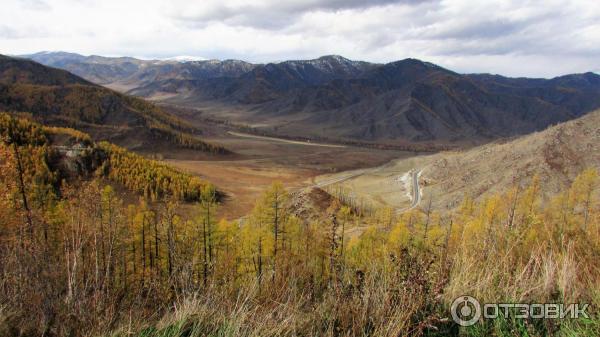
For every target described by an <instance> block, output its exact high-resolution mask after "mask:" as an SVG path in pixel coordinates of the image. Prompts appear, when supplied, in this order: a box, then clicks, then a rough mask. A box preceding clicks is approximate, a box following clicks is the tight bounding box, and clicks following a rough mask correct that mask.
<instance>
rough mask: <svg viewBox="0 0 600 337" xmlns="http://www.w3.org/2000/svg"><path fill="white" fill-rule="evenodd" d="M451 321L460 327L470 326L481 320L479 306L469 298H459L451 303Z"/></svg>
mask: <svg viewBox="0 0 600 337" xmlns="http://www.w3.org/2000/svg"><path fill="white" fill-rule="evenodd" d="M450 311H451V313H452V319H453V320H454V322H456V323H458V324H459V325H461V326H470V325H473V324H475V323H477V321H479V318H481V304H479V301H477V300H476V299H475V298H473V297H471V296H461V297H458V298H456V299H455V300H454V302H452V307H451V308H450Z"/></svg>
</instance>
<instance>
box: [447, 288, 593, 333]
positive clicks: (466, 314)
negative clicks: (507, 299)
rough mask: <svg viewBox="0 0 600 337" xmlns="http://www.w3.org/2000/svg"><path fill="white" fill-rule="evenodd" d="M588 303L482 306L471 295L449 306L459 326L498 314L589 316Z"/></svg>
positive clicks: (462, 297)
mask: <svg viewBox="0 0 600 337" xmlns="http://www.w3.org/2000/svg"><path fill="white" fill-rule="evenodd" d="M588 306H589V305H588V304H585V303H584V304H579V303H574V304H568V305H565V304H562V303H560V304H559V303H532V304H528V303H486V304H484V305H483V306H482V305H481V304H480V303H479V301H478V300H476V299H475V298H474V297H472V296H467V295H463V296H460V297H458V298H456V299H455V300H454V301H453V302H452V305H451V307H450V312H451V314H452V319H453V320H454V322H456V323H457V324H459V325H461V326H471V325H473V324H475V323H477V322H478V321H479V320H480V319H481V318H482V317H483V319H495V318H498V317H499V316H500V315H503V316H504V317H509V316H512V317H514V318H521V319H528V318H533V319H564V318H580V317H584V318H589V316H588V314H587V312H586V310H587V308H588Z"/></svg>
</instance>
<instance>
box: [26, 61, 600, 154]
mask: <svg viewBox="0 0 600 337" xmlns="http://www.w3.org/2000/svg"><path fill="white" fill-rule="evenodd" d="M31 57H33V56H31ZM35 57H36V58H38V59H40V60H41V61H43V62H46V60H47V59H51V60H52V62H55V63H54V64H55V65H56V66H60V67H65V68H67V69H68V67H71V68H72V67H74V66H75V65H76V64H90V62H92V61H91V60H92V59H93V58H94V57H84V59H85V60H86V61H85V62H84V63H82V61H81V59H80V58H75V57H73V56H68V57H67V56H62V57H58V56H54V57H52V58H50V56H48V55H46V54H44V55H42V56H41V57H40V56H35ZM56 59H60V60H62V61H61V62H66V60H68V59H74V61H69V62H70V63H69V65H64V64H59V63H57V62H58V61H56ZM111 60H113V61H112V62H117V60H119V59H111ZM143 62H155V63H156V65H155V66H151V65H147V66H144V67H141V68H140V69H141V70H136V71H135V72H134V73H133V74H130V73H127V72H126V71H123V72H122V74H121V75H120V76H118V78H117V77H115V78H112V81H113V82H111V83H109V84H108V85H109V86H111V87H113V88H116V89H118V90H121V91H126V92H127V93H129V94H132V95H136V96H141V97H146V98H150V99H153V100H158V101H162V102H165V103H170V104H176V105H185V106H189V107H193V108H196V109H198V110H201V111H202V113H201V114H200V113H199V115H198V117H199V118H204V117H211V118H216V119H228V120H230V121H233V122H236V123H240V124H246V125H250V126H253V127H256V128H258V129H260V131H262V132H267V133H271V134H280V135H286V136H292V137H307V138H327V139H332V140H335V139H337V140H341V141H346V140H359V141H369V142H377V143H391V144H393V143H406V142H428V143H430V142H431V143H444V144H446V143H448V142H455V143H469V144H473V143H475V144H478V143H482V142H487V141H489V140H493V139H497V138H502V137H511V136H516V135H522V134H527V133H530V132H533V131H539V130H543V129H544V128H546V127H548V126H550V125H553V124H557V123H560V122H564V121H567V120H571V119H573V118H577V117H579V116H582V115H583V114H585V113H587V112H588V111H591V110H594V109H596V108H599V107H600V76H599V75H596V74H594V73H585V74H572V75H566V76H561V77H557V78H553V79H529V78H507V77H502V76H498V75H489V74H458V73H456V72H453V71H450V70H448V69H444V68H442V67H439V66H437V65H434V64H431V63H428V62H423V61H420V60H416V59H405V60H401V61H396V62H391V63H387V64H373V63H367V62H361V61H352V60H348V59H346V58H343V57H341V56H336V55H330V56H323V57H320V58H318V59H314V60H296V61H285V62H279V63H269V64H258V65H254V64H249V63H243V62H242V61H200V62H171V63H169V62H165V61H143ZM75 73H77V72H75ZM86 78H87V79H90V80H92V81H93V76H87V77H86Z"/></svg>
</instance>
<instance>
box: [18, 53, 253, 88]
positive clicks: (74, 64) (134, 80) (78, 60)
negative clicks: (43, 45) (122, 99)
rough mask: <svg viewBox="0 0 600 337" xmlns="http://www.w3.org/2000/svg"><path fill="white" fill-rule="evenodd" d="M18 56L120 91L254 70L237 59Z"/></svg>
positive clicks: (60, 54) (43, 54)
mask: <svg viewBox="0 0 600 337" xmlns="http://www.w3.org/2000/svg"><path fill="white" fill-rule="evenodd" d="M21 57H23V58H28V59H31V60H33V61H36V62H39V63H41V64H44V65H47V66H50V67H56V68H61V69H64V70H67V71H69V72H71V73H73V74H75V75H78V76H80V77H82V78H85V79H87V80H89V81H91V82H94V83H97V84H101V85H105V86H109V87H114V88H116V89H120V90H126V89H131V88H136V87H140V86H143V85H146V84H149V83H152V82H154V81H163V80H168V79H205V78H213V77H230V76H239V75H241V74H243V73H245V72H247V71H249V70H251V69H252V68H253V67H254V65H252V64H250V63H247V62H243V61H238V60H225V61H219V60H197V59H192V58H189V57H176V58H172V59H166V60H140V59H136V58H133V57H103V56H96V55H92V56H83V55H79V54H73V53H65V52H41V53H36V54H30V55H21Z"/></svg>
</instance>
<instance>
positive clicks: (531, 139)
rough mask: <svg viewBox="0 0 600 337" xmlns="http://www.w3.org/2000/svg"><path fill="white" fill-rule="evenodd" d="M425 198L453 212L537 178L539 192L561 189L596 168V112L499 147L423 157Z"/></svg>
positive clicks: (599, 119) (599, 114) (599, 131)
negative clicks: (472, 200)
mask: <svg viewBox="0 0 600 337" xmlns="http://www.w3.org/2000/svg"><path fill="white" fill-rule="evenodd" d="M424 160H425V161H426V162H427V164H426V165H424V166H422V168H423V171H422V175H421V183H422V184H424V185H425V186H426V187H425V189H424V197H423V200H425V201H427V200H428V198H429V196H432V200H433V203H434V205H435V204H438V205H439V206H442V207H450V208H453V207H455V206H457V205H458V204H459V203H460V202H461V201H462V200H463V198H464V197H465V196H471V197H473V198H476V199H477V198H482V197H485V196H488V195H491V194H493V193H500V192H504V191H507V190H509V189H510V188H513V187H514V186H517V185H520V186H524V185H526V184H529V183H530V182H531V180H532V178H533V177H534V176H535V175H537V176H538V177H539V179H540V182H541V183H542V186H543V191H542V192H543V194H544V195H546V196H551V195H553V194H556V193H558V192H561V191H564V190H565V188H566V187H567V186H569V185H570V184H571V183H572V182H573V179H574V178H575V177H576V176H577V175H578V174H579V173H581V172H582V171H583V170H585V169H586V168H596V169H598V168H600V110H597V111H594V112H591V113H588V114H586V115H585V116H583V117H580V118H578V119H575V120H572V121H568V122H565V123H561V124H558V125H556V126H552V127H549V128H548V129H546V130H543V131H541V132H536V133H532V134H530V135H527V136H523V137H520V138H517V139H514V140H511V141H506V142H503V143H490V144H486V145H483V146H479V147H475V148H473V149H470V150H468V151H462V152H457V153H440V154H436V155H434V156H432V157H430V158H426V159H424Z"/></svg>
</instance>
